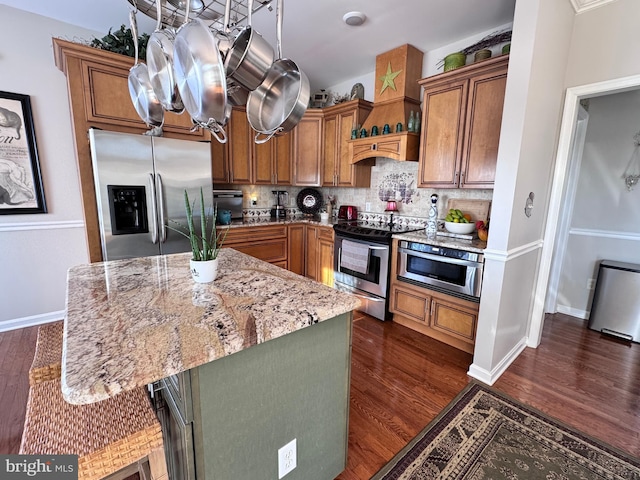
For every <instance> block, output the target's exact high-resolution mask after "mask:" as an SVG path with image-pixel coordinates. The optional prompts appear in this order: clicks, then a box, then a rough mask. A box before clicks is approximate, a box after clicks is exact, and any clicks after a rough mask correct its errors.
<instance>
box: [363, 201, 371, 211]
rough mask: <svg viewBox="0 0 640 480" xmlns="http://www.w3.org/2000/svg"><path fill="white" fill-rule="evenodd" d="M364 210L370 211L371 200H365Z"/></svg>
mask: <svg viewBox="0 0 640 480" xmlns="http://www.w3.org/2000/svg"><path fill="white" fill-rule="evenodd" d="M364 211H365V212H370V211H371V202H367V203H365V204H364Z"/></svg>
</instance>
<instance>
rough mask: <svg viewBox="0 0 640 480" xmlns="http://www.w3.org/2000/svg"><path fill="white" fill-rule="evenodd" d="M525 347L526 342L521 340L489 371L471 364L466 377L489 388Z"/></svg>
mask: <svg viewBox="0 0 640 480" xmlns="http://www.w3.org/2000/svg"><path fill="white" fill-rule="evenodd" d="M526 347H527V341H526V339H525V338H523V339H521V340H520V341H519V342H518V343H517V344H516V345H515V346H514V347H513V348H512V349H511V351H510V352H509V353H507V354H506V355H505V357H504V358H503V359H502V360H500V362H499V363H498V364H497V365H496V366H495V367H494V368H493V369H492V370H491V371H488V370H485V369H484V368H481V367H478V366H477V365H476V364H475V363H472V364H471V366H470V367H469V371H468V372H467V375H469V376H470V377H473V378H475V379H476V380H480V381H481V382H482V383H486V384H487V385H489V386H491V385H493V384H494V383H495V382H496V380H498V378H500V375H502V374H503V373H504V371H505V370H506V369H507V368H508V367H509V365H511V364H512V363H513V361H514V360H515V359H516V358H518V355H520V354H521V353H522V351H523V350H524V349H525V348H526Z"/></svg>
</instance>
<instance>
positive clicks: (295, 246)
mask: <svg viewBox="0 0 640 480" xmlns="http://www.w3.org/2000/svg"><path fill="white" fill-rule="evenodd" d="M305 231H306V225H304V224H302V223H299V224H294V225H289V229H288V236H289V238H288V239H289V245H288V255H287V257H288V268H289V271H291V272H293V273H297V274H298V275H304V268H305V253H304V252H305V248H304V246H305V245H304V244H305Z"/></svg>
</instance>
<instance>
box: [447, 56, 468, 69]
mask: <svg viewBox="0 0 640 480" xmlns="http://www.w3.org/2000/svg"><path fill="white" fill-rule="evenodd" d="M465 63H467V56H466V55H465V54H464V53H460V52H458V53H451V54H449V55H447V56H446V57H444V71H445V72H448V71H449V70H453V69H455V68H460V67H464V65H465Z"/></svg>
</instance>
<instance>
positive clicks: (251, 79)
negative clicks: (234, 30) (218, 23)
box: [224, 0, 274, 91]
mask: <svg viewBox="0 0 640 480" xmlns="http://www.w3.org/2000/svg"><path fill="white" fill-rule="evenodd" d="M229 3H230V1H229V2H227V5H228V4H229ZM247 9H248V13H247V25H246V26H245V28H244V29H243V30H242V31H241V32H240V33H239V34H238V36H237V37H236V38H235V40H234V42H233V45H232V46H231V48H230V49H229V52H228V53H227V55H226V57H225V59H224V66H225V70H226V74H227V78H230V79H232V80H233V81H234V82H236V83H238V84H239V85H242V86H243V87H245V88H246V89H247V90H249V91H251V90H255V89H256V88H258V86H259V85H260V84H261V83H262V81H263V80H264V78H265V77H266V76H267V72H269V69H270V68H271V65H272V64H273V57H274V53H273V48H271V45H269V42H267V41H266V40H265V39H264V38H263V37H262V35H260V34H259V33H258V32H257V31H255V30H254V29H253V27H252V26H251V14H252V10H253V0H248V2H247ZM225 16H226V12H225Z"/></svg>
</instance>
